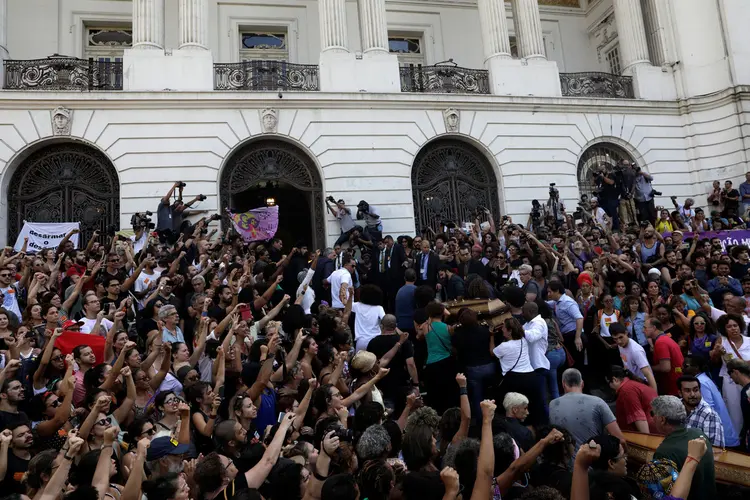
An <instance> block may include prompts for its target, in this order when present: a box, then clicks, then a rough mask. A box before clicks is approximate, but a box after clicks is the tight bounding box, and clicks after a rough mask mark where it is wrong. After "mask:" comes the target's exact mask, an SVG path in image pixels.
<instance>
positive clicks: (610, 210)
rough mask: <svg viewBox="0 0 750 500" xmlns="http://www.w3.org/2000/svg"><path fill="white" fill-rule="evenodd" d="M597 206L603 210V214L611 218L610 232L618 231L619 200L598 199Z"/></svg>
mask: <svg viewBox="0 0 750 500" xmlns="http://www.w3.org/2000/svg"><path fill="white" fill-rule="evenodd" d="M599 205H600V206H601V207H602V208H603V209H604V212H605V213H606V214H607V215H609V216H610V217H611V218H612V230H613V231H617V230H619V229H620V213H619V211H618V209H619V208H620V200H618V199H616V198H606V197H605V198H600V199H599Z"/></svg>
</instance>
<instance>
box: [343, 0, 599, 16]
mask: <svg viewBox="0 0 750 500" xmlns="http://www.w3.org/2000/svg"><path fill="white" fill-rule="evenodd" d="M349 1H356V0H349ZM544 1H546V3H543V2H544ZM506 3H510V0H506ZM574 3H577V2H576V1H575V0H542V1H540V2H539V12H540V13H542V14H556V15H563V16H565V15H567V16H580V17H585V16H586V11H585V10H584V9H582V8H581V7H580V5H574ZM392 5H408V6H419V7H421V8H424V7H427V6H445V7H448V6H449V7H464V8H467V9H472V10H476V9H477V0H388V1H387V3H386V6H392ZM506 12H508V14H510V12H511V10H510V6H506Z"/></svg>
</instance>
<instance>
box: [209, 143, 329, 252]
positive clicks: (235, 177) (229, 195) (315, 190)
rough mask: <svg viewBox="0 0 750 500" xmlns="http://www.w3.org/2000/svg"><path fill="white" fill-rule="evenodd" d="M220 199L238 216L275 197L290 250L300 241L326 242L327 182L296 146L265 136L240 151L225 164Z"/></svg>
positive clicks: (280, 234) (282, 234)
mask: <svg viewBox="0 0 750 500" xmlns="http://www.w3.org/2000/svg"><path fill="white" fill-rule="evenodd" d="M219 196H220V198H221V206H222V207H224V208H231V209H232V210H234V211H237V212H244V211H246V210H251V209H254V208H259V207H262V206H265V205H266V204H267V203H268V200H271V199H272V200H273V202H274V204H275V205H278V206H279V232H278V233H277V234H276V236H277V237H280V238H282V240H283V241H284V244H285V247H286V248H289V249H290V248H292V246H293V245H295V244H296V242H298V241H299V242H301V243H304V244H305V245H310V244H312V245H313V248H323V247H324V246H325V244H326V239H325V212H324V211H323V210H324V209H323V207H324V204H323V182H322V180H321V178H320V175H319V174H318V168H317V166H316V165H315V163H314V161H313V160H312V159H311V158H310V157H309V156H308V155H307V153H305V151H303V150H302V149H300V148H299V147H297V146H295V145H294V144H291V143H289V142H286V141H280V140H276V139H265V138H261V139H258V140H252V141H250V142H248V143H247V144H245V145H243V146H242V147H240V148H239V149H238V150H237V151H236V152H234V153H233V154H232V155H231V156H230V157H229V159H228V160H227V162H226V164H225V165H224V169H223V170H222V173H221V182H220V185H219ZM222 215H223V214H222Z"/></svg>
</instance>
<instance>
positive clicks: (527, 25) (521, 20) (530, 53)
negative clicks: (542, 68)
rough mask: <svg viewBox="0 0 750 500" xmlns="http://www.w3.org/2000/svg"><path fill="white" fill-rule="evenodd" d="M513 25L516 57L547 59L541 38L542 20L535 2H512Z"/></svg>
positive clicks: (516, 0) (514, 0) (526, 0)
mask: <svg viewBox="0 0 750 500" xmlns="http://www.w3.org/2000/svg"><path fill="white" fill-rule="evenodd" d="M512 6H513V23H514V26H515V28H516V43H517V44H518V57H520V58H522V59H547V56H546V55H545V53H544V39H543V38H542V20H541V18H540V17H539V4H538V3H537V0H513V4H512Z"/></svg>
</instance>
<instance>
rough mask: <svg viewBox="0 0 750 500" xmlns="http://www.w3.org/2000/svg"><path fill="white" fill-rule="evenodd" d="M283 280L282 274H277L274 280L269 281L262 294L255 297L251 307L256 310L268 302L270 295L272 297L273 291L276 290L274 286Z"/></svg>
mask: <svg viewBox="0 0 750 500" xmlns="http://www.w3.org/2000/svg"><path fill="white" fill-rule="evenodd" d="M283 280H284V277H283V276H277V277H276V280H274V281H273V282H271V286H269V287H268V289H267V290H266V291H265V292H263V295H262V296H260V297H258V298H257V299H255V302H253V307H254V308H255V309H256V310H259V309H260V308H261V307H263V306H264V305H266V304H268V301H269V300H271V297H273V292H275V291H276V287H277V286H278V285H280V284H281V282H282V281H283Z"/></svg>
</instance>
